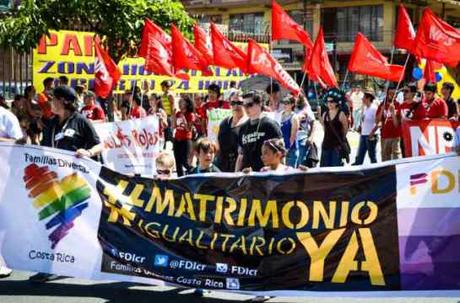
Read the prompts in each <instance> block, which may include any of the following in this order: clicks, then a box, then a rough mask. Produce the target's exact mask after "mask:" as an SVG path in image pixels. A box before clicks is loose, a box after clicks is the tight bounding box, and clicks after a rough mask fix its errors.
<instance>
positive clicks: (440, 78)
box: [436, 72, 442, 83]
mask: <svg viewBox="0 0 460 303" xmlns="http://www.w3.org/2000/svg"><path fill="white" fill-rule="evenodd" d="M441 80H442V74H441V73H440V72H436V83H438V82H439V81H441Z"/></svg>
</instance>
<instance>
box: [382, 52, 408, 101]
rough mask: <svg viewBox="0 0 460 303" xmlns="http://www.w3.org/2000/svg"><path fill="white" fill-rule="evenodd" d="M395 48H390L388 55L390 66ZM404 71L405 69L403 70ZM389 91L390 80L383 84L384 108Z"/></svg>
mask: <svg viewBox="0 0 460 303" xmlns="http://www.w3.org/2000/svg"><path fill="white" fill-rule="evenodd" d="M395 50H396V49H395V47H394V45H393V46H392V47H391V54H390V64H393V57H394V53H395ZM404 70H405V68H404ZM389 89H390V80H387V81H386V83H385V99H384V100H383V106H384V108H385V103H386V102H387V95H388V90H389Z"/></svg>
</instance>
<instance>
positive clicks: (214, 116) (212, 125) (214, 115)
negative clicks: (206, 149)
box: [208, 108, 232, 142]
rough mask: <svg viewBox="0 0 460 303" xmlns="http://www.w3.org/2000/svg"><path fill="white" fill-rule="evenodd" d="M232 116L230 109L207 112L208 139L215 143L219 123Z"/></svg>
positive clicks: (216, 109)
mask: <svg viewBox="0 0 460 303" xmlns="http://www.w3.org/2000/svg"><path fill="white" fill-rule="evenodd" d="M231 115H232V110H231V109H222V108H215V109H213V110H208V139H209V140H211V141H213V142H217V136H218V134H219V127H220V123H221V122H222V121H223V120H224V119H225V118H227V117H230V116H231Z"/></svg>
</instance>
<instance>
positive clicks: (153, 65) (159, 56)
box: [138, 19, 189, 80]
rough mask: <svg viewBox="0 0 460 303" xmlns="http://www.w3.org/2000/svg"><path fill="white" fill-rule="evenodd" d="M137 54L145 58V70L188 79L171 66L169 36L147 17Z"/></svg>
mask: <svg viewBox="0 0 460 303" xmlns="http://www.w3.org/2000/svg"><path fill="white" fill-rule="evenodd" d="M138 55H139V56H140V57H143V58H145V70H146V71H149V72H152V73H155V74H157V75H167V76H171V77H179V78H182V79H186V80H188V79H189V76H188V75H187V74H183V73H181V74H177V75H176V74H175V71H174V70H173V66H172V49H171V37H170V36H169V35H168V34H167V33H165V32H164V31H163V30H162V29H161V28H160V27H159V26H158V25H156V24H155V23H153V22H152V21H151V20H149V19H145V25H144V29H143V31H142V40H141V46H140V48H139V51H138Z"/></svg>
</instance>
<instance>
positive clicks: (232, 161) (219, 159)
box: [216, 91, 248, 172]
mask: <svg viewBox="0 0 460 303" xmlns="http://www.w3.org/2000/svg"><path fill="white" fill-rule="evenodd" d="M230 105H231V108H232V115H231V116H230V117H227V118H225V119H224V120H223V121H222V122H221V123H220V126H219V132H218V134H217V143H218V147H219V148H218V153H217V156H216V166H217V167H219V169H220V170H221V171H223V172H234V171H235V166H236V159H237V158H238V136H239V133H240V129H241V126H242V125H243V124H244V123H245V122H246V121H247V120H248V117H247V115H246V112H245V111H244V107H243V95H242V93H241V91H236V92H235V93H233V94H232V95H231V96H230Z"/></svg>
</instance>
